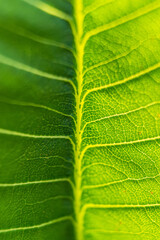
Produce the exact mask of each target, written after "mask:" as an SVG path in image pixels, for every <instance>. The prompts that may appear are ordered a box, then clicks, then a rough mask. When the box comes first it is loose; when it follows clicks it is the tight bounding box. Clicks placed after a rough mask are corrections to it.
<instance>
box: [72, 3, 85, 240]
mask: <svg viewBox="0 0 160 240" xmlns="http://www.w3.org/2000/svg"><path fill="white" fill-rule="evenodd" d="M74 20H75V26H76V30H75V33H74V38H75V39H74V40H75V50H76V63H77V93H76V118H77V121H76V129H75V139H76V143H75V169H74V180H75V189H74V212H75V232H76V240H82V239H83V223H82V218H81V214H80V213H81V193H82V189H81V181H82V176H81V174H82V170H81V142H82V139H81V137H82V136H81V119H82V106H81V94H82V83H83V51H84V49H83V45H82V35H83V15H82V0H74Z"/></svg>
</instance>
